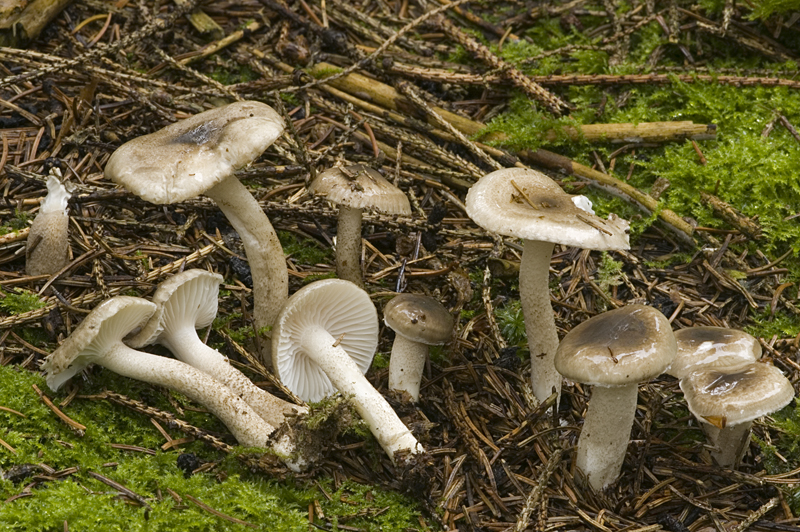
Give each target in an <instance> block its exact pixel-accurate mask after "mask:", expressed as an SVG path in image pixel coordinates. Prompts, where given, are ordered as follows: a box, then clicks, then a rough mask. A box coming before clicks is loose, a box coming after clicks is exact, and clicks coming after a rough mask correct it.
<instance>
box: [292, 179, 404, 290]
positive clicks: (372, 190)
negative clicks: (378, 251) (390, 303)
mask: <svg viewBox="0 0 800 532" xmlns="http://www.w3.org/2000/svg"><path fill="white" fill-rule="evenodd" d="M308 191H309V192H311V193H312V194H319V195H322V196H325V197H326V199H327V200H328V201H330V202H333V203H336V204H337V205H338V206H339V219H338V224H337V229H336V275H337V276H338V277H339V278H340V279H345V280H347V281H351V282H353V283H355V284H357V285H358V286H360V287H362V288H363V287H364V278H363V275H362V273H361V217H362V213H363V211H364V209H374V210H376V211H379V212H383V213H385V214H411V205H410V204H409V203H408V198H407V197H406V195H405V194H403V192H402V191H401V190H400V189H399V188H397V187H396V186H394V185H392V184H391V183H389V182H388V181H387V180H386V179H384V177H383V176H382V175H381V174H380V173H379V172H378V171H377V170H374V169H372V168H369V167H368V166H364V165H362V164H354V165H352V166H346V167H336V168H330V169H328V170H325V171H324V172H321V173H320V174H319V175H317V178H316V179H315V180H314V181H313V182H312V183H311V185H309V187H308Z"/></svg>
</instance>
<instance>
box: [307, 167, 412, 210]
mask: <svg viewBox="0 0 800 532" xmlns="http://www.w3.org/2000/svg"><path fill="white" fill-rule="evenodd" d="M308 191H309V192H311V193H312V194H320V195H323V196H325V197H326V198H327V200H328V201H331V202H333V203H336V204H339V205H345V206H347V207H353V208H356V209H374V210H376V211H380V212H382V213H385V214H411V205H410V204H409V203H408V198H407V197H406V195H405V194H404V193H403V191H402V190H400V189H399V188H397V187H396V186H394V185H393V184H391V183H389V181H387V180H386V179H385V178H384V177H383V176H382V175H381V174H380V172H378V171H377V170H375V169H373V168H370V167H369V166H364V165H363V164H354V165H352V166H347V167H343V168H340V167H335V168H329V169H328V170H325V171H324V172H321V173H320V174H319V175H317V178H316V179H315V180H314V182H313V183H311V185H310V186H309V187H308Z"/></svg>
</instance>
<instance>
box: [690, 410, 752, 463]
mask: <svg viewBox="0 0 800 532" xmlns="http://www.w3.org/2000/svg"><path fill="white" fill-rule="evenodd" d="M752 426H753V422H752V421H747V422H745V423H739V424H738V425H733V426H729V427H725V428H724V429H720V428H717V427H715V426H714V425H711V424H710V423H706V422H705V421H700V428H702V429H703V432H705V434H706V438H708V441H709V443H711V444H712V445H713V446H714V447H716V448H717V450H715V451H711V457H712V458H713V459H714V461H715V462H717V464H719V465H720V466H722V467H727V468H730V469H733V468H735V467H736V466H737V465H739V462H740V461H741V459H742V457H743V456H744V453H745V452H746V451H747V444H749V443H750V428H751V427H752Z"/></svg>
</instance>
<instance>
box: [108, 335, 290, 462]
mask: <svg viewBox="0 0 800 532" xmlns="http://www.w3.org/2000/svg"><path fill="white" fill-rule="evenodd" d="M98 363H99V364H100V365H102V366H103V367H105V368H108V369H110V370H111V371H113V372H114V373H118V374H120V375H122V376H124V377H129V378H131V379H136V380H140V381H143V382H149V383H151V384H157V385H159V386H164V387H166V388H169V389H171V390H175V391H176V392H178V393H182V394H183V395H185V396H187V397H188V398H189V399H191V400H193V401H196V402H198V403H200V404H202V405H203V406H205V407H206V408H208V410H209V411H210V412H211V413H212V414H214V415H215V416H217V417H218V418H219V419H220V420H221V421H222V422H223V423H224V424H225V426H226V427H228V430H230V431H231V434H233V436H234V437H235V438H236V440H237V441H238V442H239V443H240V444H242V445H244V446H246V447H265V446H266V445H267V438H268V437H269V435H270V434H271V433H272V432H273V431H274V430H275V427H273V426H272V425H270V424H269V423H267V422H266V421H264V420H263V419H261V418H260V417H258V415H257V414H256V413H255V412H254V411H253V409H251V408H250V407H249V406H248V405H247V403H245V402H244V400H242V399H241V398H239V397H237V396H235V395H234V394H232V393H231V392H230V390H228V389H227V388H225V387H224V386H221V385H220V383H219V382H217V381H216V380H214V379H212V378H211V377H209V376H208V375H206V374H205V373H203V372H201V371H199V370H196V369H194V368H193V367H191V366H189V365H187V364H184V363H183V362H180V361H178V360H174V359H172V358H166V357H161V356H157V355H152V354H150V353H144V352H142V351H137V350H135V349H132V348H130V347H128V346H126V345H125V344H123V343H122V342H117V343H116V344H114V345H113V347H111V348H110V349H109V350H108V351H106V353H105V354H104V355H103V357H102V358H101V359H100V360H98ZM287 450H289V449H283V451H287ZM279 452H280V450H279ZM286 454H288V453H286Z"/></svg>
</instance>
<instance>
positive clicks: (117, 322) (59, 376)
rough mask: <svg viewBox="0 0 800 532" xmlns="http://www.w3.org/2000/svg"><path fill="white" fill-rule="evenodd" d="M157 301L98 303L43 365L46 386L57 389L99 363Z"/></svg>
mask: <svg viewBox="0 0 800 532" xmlns="http://www.w3.org/2000/svg"><path fill="white" fill-rule="evenodd" d="M155 310H156V305H155V303H151V302H150V301H147V300H146V299H141V298H138V297H129V296H116V297H112V298H111V299H107V300H105V301H103V302H102V303H100V304H99V305H97V306H96V307H95V308H94V309H92V312H90V313H89V314H88V315H87V316H86V318H84V320H83V321H82V322H81V323H80V325H78V326H77V327H76V328H75V330H74V331H73V332H72V334H71V335H69V336H68V337H67V339H66V340H64V342H63V343H62V344H61V345H60V346H59V347H58V349H56V350H55V351H53V352H52V353H50V355H49V356H48V357H47V358H46V359H45V361H44V364H42V370H43V371H44V372H45V378H46V380H47V385H48V386H49V387H50V388H51V389H53V390H58V388H60V387H61V385H62V384H64V383H65V382H67V381H68V380H69V379H71V378H72V377H73V376H74V375H75V374H77V373H78V372H80V371H81V370H83V368H85V367H86V366H88V365H89V364H93V363H96V362H99V361H100V360H101V359H102V357H103V355H104V354H105V353H106V351H107V350H108V348H109V347H110V346H112V345H114V344H115V343H117V342H120V341H121V340H122V338H124V337H125V336H126V335H127V334H128V333H129V332H131V331H132V330H133V329H135V328H136V327H138V326H139V325H140V324H141V323H142V322H144V321H145V320H147V319H148V318H149V317H150V316H152V314H153V312H155Z"/></svg>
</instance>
